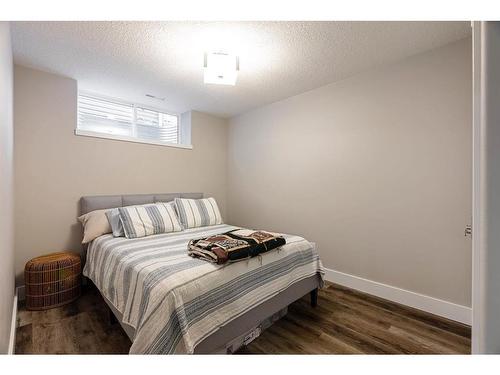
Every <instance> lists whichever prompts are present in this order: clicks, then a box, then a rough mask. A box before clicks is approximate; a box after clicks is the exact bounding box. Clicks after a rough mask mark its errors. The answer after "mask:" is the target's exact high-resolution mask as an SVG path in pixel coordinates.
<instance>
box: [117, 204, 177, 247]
mask: <svg viewBox="0 0 500 375" xmlns="http://www.w3.org/2000/svg"><path fill="white" fill-rule="evenodd" d="M118 211H119V212H120V220H121V222H122V225H123V230H124V232H125V237H127V238H139V237H145V236H151V235H153V234H160V233H170V232H180V231H181V230H182V227H181V224H180V223H179V219H178V218H177V215H176V213H175V209H174V203H173V202H169V203H155V204H146V205H143V206H130V207H120V208H118Z"/></svg>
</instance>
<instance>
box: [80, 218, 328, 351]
mask: <svg viewBox="0 0 500 375" xmlns="http://www.w3.org/2000/svg"><path fill="white" fill-rule="evenodd" d="M234 229H237V227H233V226H230V225H225V224H223V225H217V226H210V227H202V228H195V229H189V230H185V231H183V232H179V233H169V234H162V235H156V236H150V237H145V238H139V239H125V238H114V237H113V236H112V235H104V236H101V237H99V238H97V239H95V240H94V241H93V242H92V243H91V244H90V245H89V248H88V251H87V262H86V264H85V268H84V275H85V276H87V277H88V278H90V279H91V280H92V281H93V282H94V284H95V285H96V286H97V288H98V289H99V290H100V292H101V293H102V294H103V296H104V297H105V298H106V300H107V302H108V303H110V304H111V305H112V306H113V310H115V311H117V312H118V313H119V314H118V315H119V316H120V318H121V320H122V323H123V324H125V325H128V326H130V327H132V328H133V331H134V337H133V340H132V341H133V343H132V346H131V349H130V352H131V353H156V354H164V353H165V354H166V353H193V352H194V351H195V348H196V346H197V345H198V344H199V343H201V342H202V341H203V340H204V339H206V338H207V337H208V336H210V335H213V334H214V333H215V332H217V330H219V329H220V328H221V327H224V326H226V325H228V324H229V323H230V322H232V321H234V320H236V319H237V318H238V317H240V316H242V315H244V314H245V313H247V312H249V311H251V310H252V309H254V308H255V307H256V306H259V305H261V304H262V305H264V303H265V302H266V301H269V300H270V299H272V298H273V297H274V296H277V295H278V294H282V292H284V291H286V290H287V288H288V287H290V286H291V285H293V284H295V283H298V282H300V281H301V280H305V279H308V278H311V277H315V276H317V277H319V279H320V281H321V280H322V277H323V274H324V270H323V267H322V265H321V261H320V259H319V256H318V254H317V251H316V249H315V247H314V246H313V245H312V244H311V243H310V242H308V241H307V240H305V239H304V238H302V237H299V236H293V235H284V237H285V239H286V241H287V243H286V245H284V246H282V247H281V248H279V249H276V250H273V251H271V252H269V253H266V254H264V255H261V256H259V257H255V258H250V259H246V260H243V261H239V262H235V263H230V264H225V265H217V264H214V263H210V262H206V261H204V260H201V259H196V258H192V257H190V256H189V255H188V254H187V243H188V242H189V240H191V239H196V238H202V237H206V236H209V235H214V234H219V233H223V232H227V231H230V230H234Z"/></svg>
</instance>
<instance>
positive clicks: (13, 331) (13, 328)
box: [7, 288, 17, 354]
mask: <svg viewBox="0 0 500 375" xmlns="http://www.w3.org/2000/svg"><path fill="white" fill-rule="evenodd" d="M16 328H17V288H16V293H15V294H14V301H13V303H12V318H11V322H10V337H9V349H8V352H7V353H8V354H14V351H15V345H16Z"/></svg>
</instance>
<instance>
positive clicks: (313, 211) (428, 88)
mask: <svg viewBox="0 0 500 375" xmlns="http://www.w3.org/2000/svg"><path fill="white" fill-rule="evenodd" d="M471 60H472V58H471V39H466V40H462V41H459V42H457V43H454V44H451V45H448V46H445V47H443V48H440V49H437V50H433V51H429V52H427V53H424V54H421V55H417V56H414V57H411V58H408V59H406V60H404V61H402V62H400V63H397V64H394V65H390V66H384V67H381V68H379V69H377V70H372V71H369V72H365V73H363V74H359V75H357V76H355V77H352V78H350V79H346V80H344V81H341V82H338V83H334V84H331V85H327V86H324V87H321V88H318V89H315V90H312V91H309V92H306V93H303V94H300V95H297V96H294V97H291V98H288V99H286V100H283V101H280V102H277V103H274V104H271V105H268V106H265V107H261V108H258V109H256V110H253V111H251V112H249V113H246V114H243V115H241V116H239V117H236V118H232V119H231V120H230V126H229V138H228V140H229V143H228V145H229V149H228V182H229V190H228V208H229V219H230V222H231V223H232V224H236V225H242V226H247V227H254V228H263V229H269V230H275V231H278V232H288V233H296V234H300V235H303V236H304V237H306V238H308V239H310V240H311V241H315V242H316V243H317V245H318V248H319V251H320V254H321V257H322V259H323V262H324V265H325V266H326V267H328V268H331V269H335V270H338V271H341V272H345V273H348V274H352V275H355V276H359V277H363V278H366V279H369V280H374V281H378V282H382V283H385V284H389V285H392V286H395V287H399V288H403V289H406V290H410V291H413V292H417V293H421V294H424V295H429V296H432V297H435V298H439V299H442V300H446V301H450V302H454V303H457V304H460V305H465V306H470V304H471V241H470V239H469V238H464V227H465V225H466V224H469V223H470V221H471V199H472V198H471V195H472V190H471V189H472V184H471V173H472V172H471V155H472V150H471V147H472V139H471V134H472V66H471ZM499 87H500V86H499ZM497 277H498V276H497Z"/></svg>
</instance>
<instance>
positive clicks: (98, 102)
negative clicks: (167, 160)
mask: <svg viewBox="0 0 500 375" xmlns="http://www.w3.org/2000/svg"><path fill="white" fill-rule="evenodd" d="M77 129H78V130H81V131H86V132H92V133H100V134H103V136H105V135H108V136H115V137H125V138H131V139H137V140H142V141H146V142H148V141H152V143H175V144H177V143H179V119H178V116H177V115H173V114H169V113H164V112H160V111H156V110H152V109H148V108H143V107H142V106H139V105H134V104H129V103H125V102H121V101H119V100H114V99H108V98H102V97H99V96H96V95H92V94H86V93H79V94H78V124H77Z"/></svg>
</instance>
